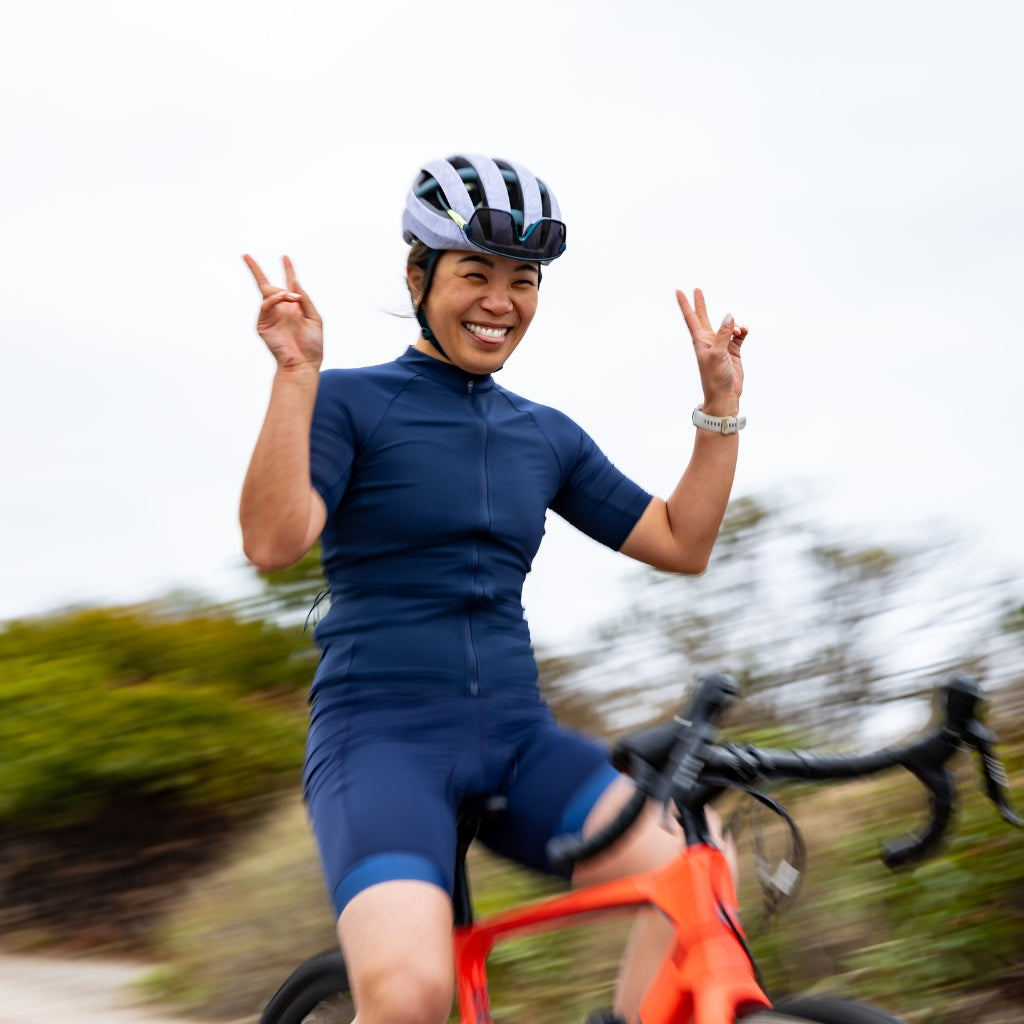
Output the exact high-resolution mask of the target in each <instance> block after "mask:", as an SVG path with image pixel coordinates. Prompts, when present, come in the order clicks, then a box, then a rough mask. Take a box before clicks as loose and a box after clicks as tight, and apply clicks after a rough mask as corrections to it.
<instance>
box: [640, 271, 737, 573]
mask: <svg viewBox="0 0 1024 1024" xmlns="http://www.w3.org/2000/svg"><path fill="white" fill-rule="evenodd" d="M676 298H677V300H678V302H679V308H680V310H681V311H682V313H683V318H684V319H685V321H686V326H687V327H688V328H689V331H690V337H691V338H692V340H693V347H694V353H695V354H696V357H697V366H698V369H699V371H700V378H701V385H702V387H703V389H704V401H703V403H702V408H703V410H704V412H706V413H708V415H710V416H735V415H736V414H737V412H738V411H739V401H740V394H741V393H742V391H743V366H742V363H741V361H740V346H741V345H742V344H743V340H744V338H746V336H747V328H746V327H737V326H736V324H735V322H734V321H733V318H732V317H731V316H727V317H726V318H725V320H724V321H723V323H722V326H721V327H720V328H719V329H718V330H717V331H715V330H714V329H713V328H712V327H711V323H710V321H709V320H708V315H707V307H706V305H705V302H704V295H703V293H702V292H701V291H700V289H699V288H698V289H696V290H695V291H694V304H693V306H692V307H691V305H690V303H689V300H688V299H687V297H686V295H685V294H684V293H683V292H676ZM738 452H739V437H738V435H737V434H730V435H720V434H713V433H710V432H708V431H706V430H698V431H697V433H696V437H695V438H694V442H693V453H692V454H691V456H690V461H689V464H688V465H687V467H686V469H685V470H684V471H683V475H682V477H681V478H680V480H679V483H678V484H677V485H676V487H675V490H674V491H673V492H672V494H671V496H670V497H669V499H668V501H664V500H662V499H661V498H654V499H653V500H652V501H651V503H650V504H649V505H648V506H647V508H646V510H645V511H644V514H643V515H642V516H641V517H640V520H639V521H638V522H637V524H636V526H634V527H633V529H632V531H631V532H630V534H629V536H628V537H627V538H626V540H625V542H624V543H623V545H622V548H621V549H620V550H621V551H622V552H623V554H626V555H629V556H630V557H631V558H635V559H637V560H638V561H641V562H646V563H647V564H648V565H652V566H654V567H655V568H656V569H664V570H666V571H669V572H679V573H690V574H692V573H701V572H703V571H704V570H705V569H706V568H707V564H708V559H709V558H710V557H711V550H712V548H713V547H714V544H715V540H716V539H717V538H718V531H719V528H720V527H721V525H722V519H723V518H724V516H725V510H726V507H727V506H728V504H729V495H730V493H731V491H732V482H733V478H734V476H735V473H736V457H737V454H738Z"/></svg>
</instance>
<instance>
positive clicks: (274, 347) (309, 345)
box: [239, 256, 327, 570]
mask: <svg viewBox="0 0 1024 1024" xmlns="http://www.w3.org/2000/svg"><path fill="white" fill-rule="evenodd" d="M245 262H246V264H247V265H248V267H249V269H250V270H251V271H252V275H253V277H254V278H255V280H256V284H257V285H258V286H259V289H260V293H261V294H262V296H263V302H262V304H261V305H260V314H259V319H258V320H257V324H256V329H257V331H258V332H259V334H260V337H261V338H263V340H264V342H265V343H266V345H267V348H268V349H270V352H271V354H272V355H273V356H274V359H275V360H276V362H277V369H276V371H275V374H274V383H273V386H272V388H271V392H270V403H269V405H268V408H267V415H266V417H265V419H264V421H263V427H262V428H261V430H260V433H259V437H258V438H257V440H256V447H255V449H254V451H253V454H252V459H251V460H250V462H249V469H248V472H247V473H246V475H245V482H244V483H243V485H242V499H241V503H240V505H239V521H240V523H241V526H242V548H243V550H244V551H245V554H246V557H247V558H248V559H249V560H250V561H251V562H252V563H253V564H254V565H255V566H256V567H257V568H259V569H263V570H274V569H284V568H286V567H287V566H289V565H293V564H294V563H295V562H297V561H298V560H299V559H300V558H301V557H302V556H303V555H304V554H305V553H306V552H307V551H309V549H310V548H311V547H312V546H313V545H314V544H315V543H316V540H317V537H319V536H320V532H321V531H322V530H323V527H324V524H325V522H326V521H327V510H326V508H325V506H324V503H323V499H322V498H321V497H320V495H319V494H317V492H316V490H315V489H314V488H313V485H312V482H311V478H310V468H309V430H310V424H311V422H312V418H313V406H314V403H315V402H316V392H317V387H318V385H319V380H320V363H321V360H322V358H323V325H322V323H321V321H320V315H319V314H318V313H317V311H316V308H315V307H314V306H313V303H312V301H311V300H310V298H309V296H308V295H307V294H306V293H305V292H304V291H303V290H302V288H301V287H300V286H299V283H298V281H297V280H296V277H295V270H294V268H293V267H292V264H291V261H290V260H289V259H288V258H287V257H285V259H284V268H285V276H286V279H287V288H286V289H280V288H276V287H275V286H274V285H272V284H270V282H269V281H268V280H267V278H266V276H265V275H264V273H263V271H262V270H261V269H260V268H259V266H258V265H257V264H256V261H255V260H253V259H252V258H251V257H249V256H246V257H245Z"/></svg>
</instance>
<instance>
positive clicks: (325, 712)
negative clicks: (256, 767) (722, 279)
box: [240, 156, 747, 1024]
mask: <svg viewBox="0 0 1024 1024" xmlns="http://www.w3.org/2000/svg"><path fill="white" fill-rule="evenodd" d="M403 235H404V238H405V240H406V242H408V243H409V244H410V250H409V256H408V263H407V282H408V287H409V291H410V295H411V297H412V300H413V305H414V308H415V311H416V316H417V319H418V321H419V325H420V334H419V337H418V338H417V340H416V342H415V344H414V345H413V346H411V347H410V348H409V349H408V350H407V351H406V352H405V353H404V354H403V355H401V356H400V357H399V358H398V359H396V360H395V361H394V362H391V363H387V364H384V365H382V366H375V367H364V368H361V369H346V370H326V371H321V369H320V365H321V360H322V355H323V344H322V325H321V320H320V316H319V315H318V313H317V311H316V309H315V307H314V305H313V303H312V301H311V300H310V298H309V296H308V295H307V294H306V293H305V291H304V290H303V289H302V287H301V286H300V284H299V283H298V280H297V278H296V275H295V271H294V268H293V267H292V264H291V263H290V261H289V260H288V259H287V258H285V260H284V270H285V278H286V285H285V288H283V289H282V288H279V287H277V286H275V285H273V284H271V283H270V282H269V281H268V279H267V278H266V276H265V275H264V273H263V272H262V270H261V269H260V267H259V266H258V265H257V264H256V262H255V261H254V260H253V259H252V258H251V257H248V256H247V257H246V262H247V264H248V266H249V268H250V270H251V271H252V273H253V276H254V277H255V279H256V282H257V284H258V285H259V288H260V291H261V294H262V296H263V302H262V305H261V307H260V313H259V319H258V323H257V330H258V331H259V334H260V336H261V337H262V338H263V340H264V342H265V343H266V345H267V346H268V348H269V349H270V351H271V353H272V354H273V356H274V358H275V360H276V363H277V367H276V371H275V375H274V382H273V388H272V392H271V397H270V403H269V408H268V411H267V415H266V419H265V422H264V424H263V427H262V429H261V432H260V434H259V438H258V440H257V443H256V447H255V451H254V453H253V456H252V461H251V463H250V466H249V470H248V473H247V475H246V479H245V483H244V486H243V490H242V499H241V509H240V518H241V524H242V532H243V539H244V548H245V552H246V554H247V556H248V557H249V558H250V560H251V561H252V562H253V563H254V564H255V565H257V566H258V567H259V568H261V569H265V570H272V569H281V568H284V567H286V566H288V565H291V564H293V563H294V562H296V561H297V560H298V559H299V558H300V557H302V555H304V554H305V553H306V552H307V551H309V550H310V549H311V548H312V547H313V545H314V544H315V543H316V542H317V540H318V539H319V540H320V541H321V542H322V549H323V563H324V570H325V573H326V576H327V579H328V583H329V586H330V592H331V608H330V611H329V612H328V614H327V615H326V616H325V617H324V619H323V621H322V622H321V623H320V624H319V625H318V627H317V631H316V635H317V642H318V643H319V645H320V647H321V649H322V657H321V661H320V665H319V668H318V670H317V672H316V675H315V677H314V680H313V685H312V689H311V694H310V704H311V718H310V730H309V737H308V743H307V755H306V765H305V773H304V779H305V796H306V801H307V805H308V808H309V812H310V817H311V820H312V824H313V829H314V832H315V835H316V838H317V843H318V848H319V852H320V857H321V862H322V865H323V870H324V874H325V878H326V881H327V886H328V889H329V891H330V893H331V896H332V899H333V901H334V904H335V907H336V910H337V913H338V936H339V940H340V942H341V946H342V949H343V951H344V954H345V958H346V963H347V965H348V968H349V972H350V979H351V983H352V988H353V994H354V996H355V1000H356V1003H357V1006H358V1008H359V1017H360V1020H361V1021H362V1022H363V1024H377V1022H391V1021H402V1022H414V1024H442V1022H443V1021H444V1020H446V1019H447V1016H448V1012H449V1009H450V1006H451V1001H452V963H451V942H450V936H451V929H452V911H451V899H450V897H451V887H452V872H453V867H454V862H455V818H456V814H457V811H458V808H459V806H460V804H462V803H463V802H465V801H469V800H472V799H474V798H480V797H483V796H485V795H489V794H501V795H503V796H504V797H505V798H506V799H507V811H506V812H505V813H504V814H502V815H501V816H500V817H499V818H497V819H495V820H494V821H492V822H487V823H485V825H484V826H483V831H482V834H481V838H482V839H483V840H484V842H485V843H487V844H488V845H489V846H490V847H491V848H493V849H494V850H496V851H497V852H499V853H501V854H504V855H506V856H508V857H511V858H512V859H514V860H516V861H518V862H520V863H523V864H526V865H529V866H532V867H534V868H538V869H540V870H547V871H551V870H552V868H551V865H550V864H549V862H548V860H547V857H546V855H545V845H546V843H547V841H548V840H549V839H550V838H551V837H552V836H554V835H557V834H561V833H564V832H571V831H578V830H582V831H583V832H584V833H588V832H590V831H592V830H594V829H595V828H597V827H599V825H600V823H601V822H602V821H605V820H608V819H609V818H610V817H611V816H612V814H613V813H614V811H615V810H616V809H617V808H618V807H619V806H620V805H621V804H622V803H623V801H624V800H625V799H626V798H627V797H628V794H629V792H630V790H631V783H629V782H628V780H625V779H622V778H620V777H619V776H618V775H617V774H616V773H615V772H614V770H613V769H612V768H611V767H610V765H609V764H608V761H607V752H606V751H605V749H604V748H603V747H602V746H601V745H600V744H598V743H596V742H593V741H591V740H589V739H587V738H584V737H581V736H578V735H576V734H574V733H571V732H568V731H566V730H563V729H561V728H560V727H558V726H557V725H556V724H555V723H554V721H553V719H552V718H551V715H550V713H549V712H548V710H547V708H546V707H545V705H544V704H543V701H542V700H541V697H540V694H539V690H538V683H537V666H536V662H535V660H534V656H533V651H532V648H531V645H530V637H529V631H528V627H527V624H526V620H525V618H524V615H523V608H522V603H521V591H522V585H523V581H524V578H525V575H526V573H527V572H528V571H529V569H530V564H531V561H532V559H533V556H534V554H535V553H536V550H537V548H538V546H539V544H540V540H541V536H542V535H543V531H544V518H545V515H546V512H547V509H548V508H551V509H553V510H554V511H556V512H558V513H559V514H560V515H562V516H563V517H565V518H566V519H567V520H568V521H569V522H571V523H572V524H573V525H575V526H577V527H578V528H579V529H581V530H583V531H584V532H586V533H587V534H589V535H590V536H591V537H594V538H595V539H597V540H599V541H600V542H602V543H604V544H605V545H607V546H609V547H611V548H613V549H617V550H619V551H622V552H623V554H626V555H628V556H630V557H631V558H634V559H637V560H639V561H641V562H645V563H647V564H649V565H652V566H654V567H656V568H659V569H663V570H667V571H670V572H679V573H699V572H701V571H703V570H704V568H705V566H706V565H707V562H708V558H709V556H710V553H711V550H712V547H713V545H714V542H715V539H716V537H717V534H718V530H719V527H720V525H721V522H722V517H723V515H724V513H725V509H726V505H727V503H728V500H729V493H730V490H731V487H732V481H733V475H734V470H735V466H736V456H737V448H738V442H737V437H736V430H737V429H738V428H739V427H740V426H742V425H743V421H742V419H738V418H737V414H738V411H739V398H740V393H741V390H742V383H743V372H742V366H741V361H740V346H741V344H742V342H743V340H744V338H745V337H746V334H747V329H746V328H745V327H740V326H737V325H736V324H735V323H734V321H733V319H732V317H726V319H725V320H724V321H723V323H722V325H721V327H719V328H718V329H717V330H716V329H714V328H713V327H712V325H711V323H710V321H709V319H708V315H707V311H706V307H705V302H704V297H703V295H702V294H701V292H700V291H699V290H698V291H695V292H694V301H693V304H692V305H691V303H690V301H689V300H688V298H687V296H686V295H684V294H683V293H682V292H677V299H678V303H679V306H680V309H681V311H682V314H683V317H684V319H685V322H686V325H687V327H688V328H689V332H690V335H691V337H692V340H693V345H694V351H695V353H696V357H697V366H698V370H699V375H700V382H701V386H702V388H703V401H702V403H701V406H700V407H699V409H698V410H695V412H694V414H693V421H694V423H695V425H696V426H697V427H698V428H699V429H698V430H697V432H696V438H695V441H694V446H693V452H692V455H691V457H690V460H689V464H688V465H687V467H686V469H685V472H684V473H683V475H682V477H681V479H680V481H679V483H678V485H677V487H676V488H675V490H674V491H673V493H672V495H671V497H670V498H669V499H668V500H667V501H664V500H662V499H660V498H655V497H652V496H651V495H650V494H648V493H647V492H646V491H644V490H643V489H642V488H640V487H639V486H638V485H637V484H635V483H633V482H632V481H631V480H629V479H628V478H627V477H626V476H625V475H624V474H622V473H621V472H620V471H619V470H617V469H616V468H615V467H614V466H613V465H612V464H611V463H610V462H609V461H608V459H607V458H606V457H605V456H604V455H603V454H602V452H601V451H600V449H598V448H597V446H596V445H595V444H594V442H593V441H592V440H591V439H590V438H589V437H588V435H587V434H586V433H584V432H583V431H582V430H581V429H580V427H578V426H577V425H576V424H575V423H573V422H572V420H570V419H569V418H568V417H566V416H565V415H563V414H562V413H559V412H557V411H556V410H554V409H551V408H549V407H545V406H541V405H538V404H536V403H533V402H530V401H527V400H526V399H524V398H521V397H519V396H518V395H515V394H512V393H511V392H509V391H506V390H505V389H504V388H502V387H501V386H500V385H499V384H497V382H496V381H495V380H494V377H493V375H494V374H495V373H496V372H497V371H498V370H500V369H501V367H502V366H503V365H504V363H505V362H506V361H507V359H508V358H509V356H510V355H511V354H512V352H513V351H514V350H515V349H516V347H517V346H518V345H519V344H520V342H521V341H522V340H523V337H524V335H525V334H526V332H527V329H528V328H529V326H530V323H531V321H532V320H533V317H534V314H535V312H536V310H537V298H538V288H539V285H540V282H541V267H542V265H546V264H547V263H549V262H550V261H551V260H553V259H556V258H557V257H558V256H560V255H561V254H562V252H563V250H564V248H565V226H564V224H563V222H562V221H561V217H560V213H559V209H558V204H557V202H556V200H555V198H554V196H553V195H552V193H551V190H550V189H548V188H547V187H546V185H545V184H544V183H543V182H542V181H540V180H539V179H538V178H536V177H535V176H534V175H533V174H532V173H531V172H530V171H529V170H527V169H526V168H525V167H522V166H521V165H519V164H514V163H511V162H507V161H502V160H491V159H487V158H484V157H479V156H454V157H450V158H448V159H447V160H435V161H433V162H431V163H428V164H426V165H424V167H423V168H422V169H421V171H420V173H419V175H418V176H417V178H416V180H415V181H414V183H413V186H412V188H411V189H410V192H409V194H408V197H407V201H406V207H405V212H404V216H403ZM585 315H586V317H587V318H588V319H593V315H594V314H593V310H587V311H585ZM586 326H587V325H585V324H584V325H581V329H583V328H585V327H586ZM676 849H677V842H676V840H675V839H674V838H673V837H672V836H670V835H668V834H667V833H666V832H664V831H663V830H662V829H661V827H660V823H659V821H658V820H657V816H656V815H654V814H651V815H649V820H648V821H646V822H645V824H644V825H643V826H642V827H641V828H638V829H636V830H634V832H633V833H632V834H631V835H630V836H629V837H627V838H626V839H624V840H623V842H622V843H621V844H619V845H618V846H616V847H615V848H613V849H612V850H611V851H609V852H608V853H607V854H605V855H603V856H601V857H598V858H596V859H595V860H594V861H593V862H587V863H586V864H584V865H581V866H580V868H579V869H578V870H577V871H576V872H575V873H574V876H573V882H574V883H576V884H589V883H592V882H596V881H600V880H603V879H605V878H611V877H617V876H620V875H624V874H627V873H631V872H634V871H638V870H642V869H645V868H649V867H653V866H655V865H656V864H659V863H662V862H664V861H666V860H667V859H668V858H669V857H671V856H672V854H673V853H674V852H675V851H676ZM669 935H670V929H669V928H668V927H667V926H666V924H665V923H664V922H663V921H661V920H659V918H658V916H657V915H656V914H645V915H641V916H640V919H639V920H638V922H637V926H636V928H635V930H634V933H633V938H632V939H631V942H630V948H629V950H628V951H627V957H626V960H625V963H624V968H623V972H622V977H621V980H620V987H619V992H618V994H617V998H616V1008H617V1010H618V1011H619V1012H620V1013H622V1014H624V1015H626V1016H629V1015H630V1014H632V1013H633V1012H634V1011H635V1009H636V1005H637V1002H638V1000H639V995H640V993H642V991H643V989H644V987H645V984H646V981H647V974H646V971H647V968H648V965H652V964H656V963H657V962H658V959H659V956H658V955H657V953H656V952H654V951H657V950H660V948H661V947H662V945H663V944H664V943H665V942H667V941H668V938H669Z"/></svg>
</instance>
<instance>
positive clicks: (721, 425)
mask: <svg viewBox="0 0 1024 1024" xmlns="http://www.w3.org/2000/svg"><path fill="white" fill-rule="evenodd" d="M690 421H691V422H692V423H693V425H694V426H695V427H696V428H697V429H698V430H709V431H711V433H712V434H735V433H737V432H738V431H740V430H742V429H743V428H744V427H745V426H746V425H747V417H746V416H709V415H708V414H707V413H706V412H704V410H703V409H701V407H700V406H699V405H698V406H697V408H696V409H694V410H693V415H692V416H691V417H690Z"/></svg>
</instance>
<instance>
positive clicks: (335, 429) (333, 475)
mask: <svg viewBox="0 0 1024 1024" xmlns="http://www.w3.org/2000/svg"><path fill="white" fill-rule="evenodd" d="M344 381H345V376H344V374H343V372H341V371H338V370H325V371H323V372H322V373H321V374H320V383H319V386H318V388H317V393H316V405H315V406H314V408H313V423H312V426H311V428H310V435H309V470H310V476H311V478H312V482H313V487H314V488H315V489H316V492H317V493H318V494H319V495H320V497H321V498H323V500H324V504H325V505H326V506H327V515H328V518H330V516H331V515H332V514H333V512H334V510H335V509H336V508H337V507H338V504H339V502H340V501H341V497H342V495H343V494H344V493H345V488H346V487H347V486H348V480H349V476H350V474H351V472H352V461H353V458H354V456H355V430H354V426H353V423H352V417H351V414H350V410H349V408H348V406H347V404H346V402H345V394H344V392H345V387H344Z"/></svg>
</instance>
